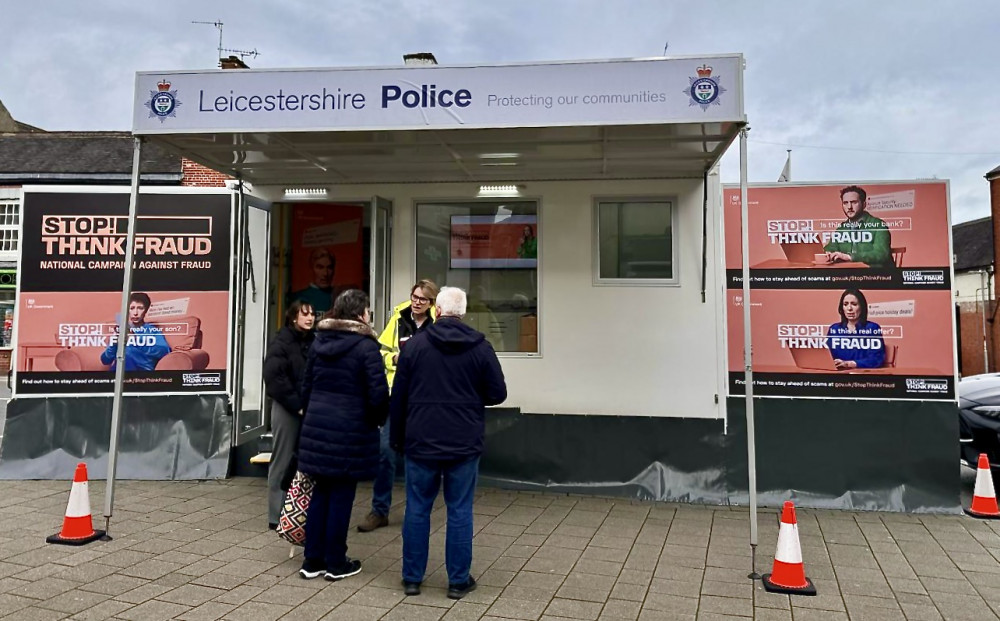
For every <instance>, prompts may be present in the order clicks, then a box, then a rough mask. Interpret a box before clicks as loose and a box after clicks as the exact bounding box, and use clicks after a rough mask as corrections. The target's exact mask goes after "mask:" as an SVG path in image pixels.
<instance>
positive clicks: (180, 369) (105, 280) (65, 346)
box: [14, 187, 233, 397]
mask: <svg viewBox="0 0 1000 621" xmlns="http://www.w3.org/2000/svg"><path fill="white" fill-rule="evenodd" d="M128 190H129V189H128V188H121V187H113V188H107V187H105V188H101V187H95V188H66V189H65V190H61V189H53V188H42V187H26V188H25V189H24V199H23V202H22V211H21V230H20V241H21V256H20V266H19V278H18V295H17V311H16V312H17V317H16V320H15V322H14V326H15V330H16V341H15V351H16V354H15V359H16V369H15V375H14V394H15V395H16V396H17V397H33V396H37V397H44V396H50V395H56V394H58V395H66V394H78V395H83V394H85V395H109V394H111V393H112V391H113V388H114V368H115V364H116V361H115V351H116V348H117V341H118V330H119V314H120V312H121V300H122V293H121V292H122V283H123V278H124V260H123V259H124V255H125V245H126V236H127V232H128V206H129V191H128ZM137 218H138V219H137V225H136V242H135V244H136V248H135V261H134V264H133V270H134V271H133V288H132V295H131V299H130V310H129V317H130V335H129V341H128V346H127V347H126V352H125V365H126V367H125V371H126V372H125V379H124V382H125V383H124V391H125V393H126V394H137V393H138V394H149V393H158V394H178V393H181V394H183V393H206V392H207V393H211V392H223V393H224V392H225V391H226V383H227V377H226V376H227V373H228V371H229V369H228V359H229V348H230V317H229V310H230V301H231V286H232V282H231V281H232V244H231V240H232V235H233V233H232V196H231V194H230V193H228V192H225V193H219V192H215V193H211V192H208V193H206V192H204V190H202V191H201V193H191V192H177V191H172V192H171V191H165V192H162V193H157V192H156V191H155V190H154V191H152V192H143V193H141V194H140V195H139V200H138V204H137Z"/></svg>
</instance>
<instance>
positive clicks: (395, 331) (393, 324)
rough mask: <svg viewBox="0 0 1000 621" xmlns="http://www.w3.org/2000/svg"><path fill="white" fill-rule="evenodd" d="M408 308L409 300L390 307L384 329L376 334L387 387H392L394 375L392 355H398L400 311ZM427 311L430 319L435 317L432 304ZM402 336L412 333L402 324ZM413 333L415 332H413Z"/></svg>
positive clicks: (408, 335)
mask: <svg viewBox="0 0 1000 621" xmlns="http://www.w3.org/2000/svg"><path fill="white" fill-rule="evenodd" d="M408 308H410V301H409V300H407V301H406V302H403V303H402V304H399V305H397V306H396V307H395V308H393V309H392V317H390V318H389V322H388V323H387V324H385V330H382V334H380V335H379V336H378V342H379V345H381V346H382V362H383V363H385V377H386V379H387V380H388V381H389V388H390V389H391V388H392V380H393V378H394V377H396V364H395V363H394V362H393V361H392V358H393V356H398V355H399V337H400V332H401V331H400V329H399V323H400V321H402V314H401V313H402V312H403V311H404V310H406V309H408ZM428 313H429V314H430V316H431V321H434V319H436V318H437V314H436V312H435V309H434V307H433V306H431V308H430V310H429V311H428ZM403 328H404V329H403V330H402V332H403V333H404V334H402V336H404V337H411V336H413V334H406V332H409V330H408V329H407V328H408V326H405V325H404V326H403ZM414 334H416V333H415V332H414Z"/></svg>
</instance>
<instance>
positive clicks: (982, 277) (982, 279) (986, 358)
mask: <svg viewBox="0 0 1000 621" xmlns="http://www.w3.org/2000/svg"><path fill="white" fill-rule="evenodd" d="M979 284H981V285H982V287H981V289H980V290H981V291H982V292H983V306H982V308H981V309H980V311H979V314H980V316H981V317H982V318H983V373H989V372H990V355H989V348H988V347H987V344H986V341H987V335H986V299H987V298H986V296H987V295H989V286H988V285H987V284H986V270H979ZM978 302H979V295H978V292H976V303H977V305H978Z"/></svg>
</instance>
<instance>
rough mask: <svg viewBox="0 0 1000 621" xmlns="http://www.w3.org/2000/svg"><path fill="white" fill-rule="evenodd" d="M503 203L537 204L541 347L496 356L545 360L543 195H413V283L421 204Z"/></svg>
mask: <svg viewBox="0 0 1000 621" xmlns="http://www.w3.org/2000/svg"><path fill="white" fill-rule="evenodd" d="M504 201H510V202H522V203H534V204H535V215H536V217H537V218H538V220H537V224H536V229H535V237H536V238H538V240H539V247H538V264H537V265H536V266H535V279H536V281H537V283H538V284H537V290H536V300H537V302H536V304H535V317H537V318H538V321H537V323H536V328H535V329H536V330H537V334H536V342H537V345H538V349H537V350H536V351H533V352H529V351H497V352H496V355H497V358H501V359H502V358H543V357H544V356H543V353H544V351H543V350H544V346H543V345H542V328H541V317H542V308H543V303H542V291H543V290H544V289H543V286H542V279H543V276H542V273H543V272H542V255H543V253H544V248H545V244H543V243H541V239H542V230H543V224H542V203H543V202H544V201H543V200H542V197H541V196H539V195H535V194H530V195H522V196H516V197H514V196H512V197H492V196H490V197H479V196H473V197H464V198H463V197H462V196H460V195H451V194H449V195H446V196H433V195H432V196H413V197H411V198H410V209H411V212H410V213H411V214H412V218H411V221H410V243H411V244H412V246H411V249H412V256H413V262H412V263H411V264H410V283H414V282H416V279H417V278H418V276H417V255H418V254H419V252H420V250H419V248H418V243H417V238H418V234H417V228H418V219H419V207H420V206H421V205H426V204H439V205H451V204H459V205H469V204H477V203H482V204H487V205H488V204H492V203H502V202H504ZM437 284H438V286H439V287H440V286H447V283H437Z"/></svg>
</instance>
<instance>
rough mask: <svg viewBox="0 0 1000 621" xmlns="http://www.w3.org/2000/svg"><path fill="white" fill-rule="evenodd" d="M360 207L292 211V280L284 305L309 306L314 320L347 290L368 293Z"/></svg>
mask: <svg viewBox="0 0 1000 621" xmlns="http://www.w3.org/2000/svg"><path fill="white" fill-rule="evenodd" d="M363 222H364V207H362V206H360V205H333V204H329V203H322V204H320V203H309V204H306V205H295V206H294V207H293V209H292V244H291V246H292V276H291V287H292V288H291V293H290V294H289V297H288V301H289V302H294V301H295V300H302V301H303V302H305V303H307V304H309V305H310V306H312V308H313V311H314V312H315V313H316V318H317V321H318V320H319V317H320V316H321V315H322V314H323V313H325V312H326V311H328V310H330V309H331V308H333V300H334V299H335V298H336V297H337V294H339V293H340V292H341V291H344V290H346V289H361V290H362V291H367V290H368V287H367V285H366V283H365V266H364V256H363V255H364V241H363V236H362V233H363Z"/></svg>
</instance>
